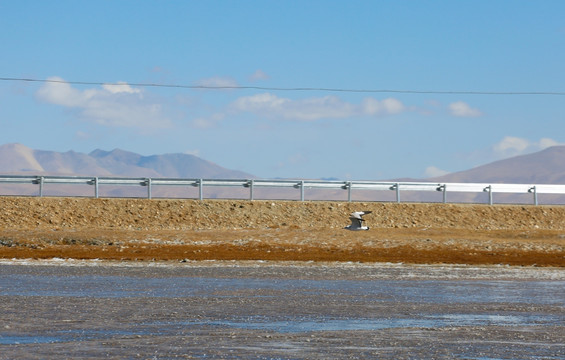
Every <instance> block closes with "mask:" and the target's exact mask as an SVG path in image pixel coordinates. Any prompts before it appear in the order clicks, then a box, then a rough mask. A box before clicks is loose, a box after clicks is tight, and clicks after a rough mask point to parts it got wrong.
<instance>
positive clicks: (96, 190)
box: [94, 176, 99, 199]
mask: <svg viewBox="0 0 565 360" xmlns="http://www.w3.org/2000/svg"><path fill="white" fill-rule="evenodd" d="M94 197H95V198H97V199H98V197H99V193H98V176H97V177H95V178H94Z"/></svg>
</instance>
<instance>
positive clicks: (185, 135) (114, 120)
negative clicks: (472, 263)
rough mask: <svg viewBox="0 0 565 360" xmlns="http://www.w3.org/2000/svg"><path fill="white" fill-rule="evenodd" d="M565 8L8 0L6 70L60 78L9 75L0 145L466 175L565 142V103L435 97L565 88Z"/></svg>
mask: <svg viewBox="0 0 565 360" xmlns="http://www.w3.org/2000/svg"><path fill="white" fill-rule="evenodd" d="M563 14H565V2H564V1H561V0H555V1H543V0H542V1H521V0H512V1H496V0H488V1H481V0H473V1H465V0H461V1H441V0H438V1H416V0H413V1H408V0H406V1H375V0H370V1H362V0H358V1H331V0H324V1H315V0H310V1H291V0H288V1H268V0H261V1H244V0H239V1H213V0H212V1H139V0H136V1H133V0H131V1H130V0H121V1H104V0H96V1H88V0H84V1H60V0H59V1H29V0H19V1H8V0H0V43H1V44H2V52H1V56H0V77H1V78H28V79H37V80H55V81H57V82H24V81H11V80H3V81H0V129H1V131H0V144H6V143H21V144H24V145H26V146H28V147H31V148H34V149H41V150H53V151H68V150H74V151H78V152H84V153H89V152H90V151H92V150H95V149H98V148H99V149H104V150H112V149H114V148H120V149H124V150H128V151H133V152H137V153H140V154H143V155H151V154H164V153H191V154H195V155H197V156H200V157H202V158H204V159H206V160H209V161H212V162H215V163H217V164H219V165H221V166H224V167H227V168H231V169H238V170H242V171H246V172H249V173H252V174H254V175H256V176H259V177H264V178H273V177H287V178H338V179H353V180H361V179H363V180H384V179H391V178H400V177H413V178H423V177H428V176H435V175H440V174H443V173H446V172H455V171H460V170H465V169H469V168H472V167H475V166H478V165H482V164H486V163H489V162H492V161H494V160H498V159H503V158H506V157H510V156H515V155H519V154H524V153H528V152H534V151H538V150H541V149H543V148H546V147H548V146H552V145H558V144H563V143H565V96H564V95H512V94H505V95H504V94H465V93H458V94H445V93H434V92H479V93H487V92H495V93H516V92H526V93H532V92H557V93H561V94H563V93H565V17H564V16H563ZM76 82H88V83H93V84H77V83H76ZM147 83H152V84H164V85H171V84H172V85H183V86H189V87H190V86H192V87H193V86H210V87H218V86H219V87H222V86H228V87H236V89H197V88H184V87H146V86H140V85H137V84H147ZM237 87H245V88H240V89H237ZM247 87H257V88H258V89H257V88H255V89H250V88H247ZM273 88H282V89H287V90H273ZM292 88H316V89H321V88H326V89H327V88H331V89H342V90H398V91H400V92H352V91H328V90H303V91H296V90H288V89H292ZM404 91H418V92H423V93H412V92H404Z"/></svg>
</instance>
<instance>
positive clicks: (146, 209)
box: [0, 197, 565, 267]
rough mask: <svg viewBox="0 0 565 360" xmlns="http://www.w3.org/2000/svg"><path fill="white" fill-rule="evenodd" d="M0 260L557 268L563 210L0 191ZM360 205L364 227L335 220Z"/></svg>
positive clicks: (564, 248)
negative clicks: (9, 194)
mask: <svg viewBox="0 0 565 360" xmlns="http://www.w3.org/2000/svg"><path fill="white" fill-rule="evenodd" d="M0 206H1V207H2V212H1V213H0V258H52V257H61V258H80V259H93V258H98V259H120V260H179V261H182V260H206V259H218V260H259V259H260V260H305V261H310V260H312V261H359V262H406V263H466V264H510V265H537V266H558V267H563V266H565V207H564V206H547V205H544V206H533V205H494V206H490V205H470V204H410V203H403V204H397V203H378V202H371V203H358V202H354V203H347V202H326V201H315V202H310V201H308V202H298V201H247V200H204V201H198V200H158V199H152V200H148V199H92V198H52V197H49V198H38V197H0ZM359 210H370V211H373V213H372V214H370V215H368V216H366V220H367V225H369V226H370V227H371V229H370V230H369V231H358V232H352V231H347V230H344V229H343V227H344V226H345V225H347V224H348V223H349V220H348V216H349V213H351V212H353V211H359Z"/></svg>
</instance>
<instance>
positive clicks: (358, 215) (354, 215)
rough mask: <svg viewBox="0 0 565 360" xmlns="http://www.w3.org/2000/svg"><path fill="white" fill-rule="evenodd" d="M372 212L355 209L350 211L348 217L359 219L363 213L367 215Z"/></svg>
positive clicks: (361, 218)
mask: <svg viewBox="0 0 565 360" xmlns="http://www.w3.org/2000/svg"><path fill="white" fill-rule="evenodd" d="M370 213H372V211H356V212H353V213H351V217H350V219H359V220H363V215H367V214H370Z"/></svg>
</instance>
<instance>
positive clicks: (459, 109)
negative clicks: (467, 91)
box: [449, 101, 482, 117]
mask: <svg viewBox="0 0 565 360" xmlns="http://www.w3.org/2000/svg"><path fill="white" fill-rule="evenodd" d="M449 111H450V112H451V115H453V116H457V117H479V116H481V115H482V112H481V111H480V110H478V109H474V108H472V107H471V106H469V104H467V103H465V102H463V101H457V102H454V103H451V104H449Z"/></svg>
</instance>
